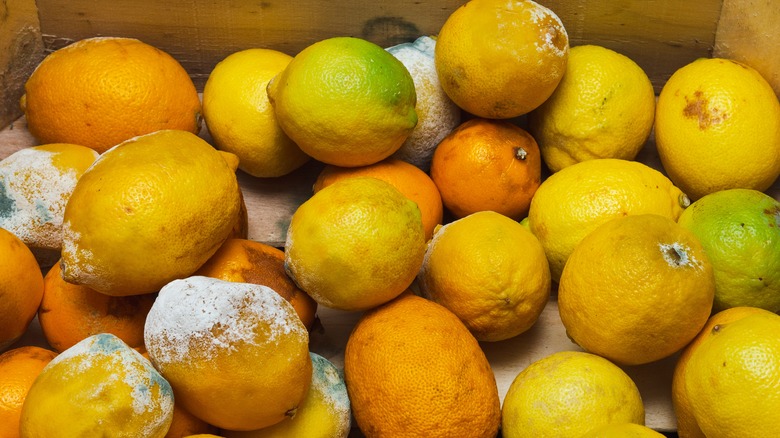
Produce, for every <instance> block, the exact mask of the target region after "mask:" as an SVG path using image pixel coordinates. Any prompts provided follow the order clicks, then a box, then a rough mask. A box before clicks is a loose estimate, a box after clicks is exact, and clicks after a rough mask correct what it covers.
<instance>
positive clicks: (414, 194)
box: [313, 158, 444, 240]
mask: <svg viewBox="0 0 780 438" xmlns="http://www.w3.org/2000/svg"><path fill="white" fill-rule="evenodd" d="M355 176H369V177H374V178H377V179H381V180H382V181H385V182H387V183H390V184H391V185H392V186H393V187H395V188H396V189H398V191H400V192H401V193H402V194H403V195H404V196H406V197H407V198H409V199H411V200H412V201H414V202H415V203H416V204H417V207H418V208H419V209H420V215H421V218H422V222H423V228H424V229H425V240H428V239H430V238H431V236H433V229H434V228H435V227H436V226H437V225H439V224H441V222H442V216H443V214H444V211H443V210H444V208H443V205H442V202H441V194H440V193H439V189H438V187H436V183H434V182H433V180H432V179H431V177H430V176H428V174H427V173H425V172H423V171H422V170H420V169H419V168H417V167H415V166H414V165H413V164H411V163H408V162H406V161H403V160H399V159H397V158H385V159H384V160H382V161H380V162H378V163H374V164H369V165H367V166H360V167H339V166H333V165H326V166H325V167H324V168H323V169H322V171H321V172H320V174H319V176H318V177H317V180H316V181H315V182H314V187H313V189H314V193H317V192H318V191H320V190H322V189H323V188H325V187H327V186H329V185H331V184H333V183H334V182H336V181H339V180H342V179H344V178H350V177H355Z"/></svg>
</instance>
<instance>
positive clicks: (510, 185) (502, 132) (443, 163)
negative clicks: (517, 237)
mask: <svg viewBox="0 0 780 438" xmlns="http://www.w3.org/2000/svg"><path fill="white" fill-rule="evenodd" d="M541 174H542V159H541V154H540V152H539V146H538V145H537V144H536V140H534V138H533V137H532V136H531V134H529V133H528V132H526V131H525V130H524V129H522V128H520V127H518V126H516V125H513V124H511V123H509V122H507V121H502V120H489V119H481V118H476V119H471V120H468V121H466V122H464V123H462V124H460V125H459V126H458V127H457V128H455V130H453V131H452V132H451V133H450V134H449V135H448V136H447V137H445V138H444V140H442V141H441V142H440V143H439V145H438V146H437V147H436V151H435V152H434V153H433V159H432V161H431V178H432V179H433V181H434V182H435V183H436V186H437V187H438V188H439V192H441V198H442V201H443V202H444V206H445V207H447V209H448V210H449V211H450V212H451V213H452V214H453V215H455V217H457V218H461V217H464V216H467V215H469V214H471V213H475V212H477V211H483V210H493V211H495V212H497V213H501V214H503V215H504V216H509V217H511V218H513V219H517V220H520V219H522V218H523V217H525V215H526V214H527V213H528V209H529V207H530V205H531V198H533V196H534V193H536V189H537V188H539V185H540V184H541Z"/></svg>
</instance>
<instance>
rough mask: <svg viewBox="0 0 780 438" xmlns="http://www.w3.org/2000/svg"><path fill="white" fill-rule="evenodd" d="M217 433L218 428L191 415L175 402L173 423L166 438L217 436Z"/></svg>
mask: <svg viewBox="0 0 780 438" xmlns="http://www.w3.org/2000/svg"><path fill="white" fill-rule="evenodd" d="M217 432H218V429H217V428H216V427H214V426H212V425H210V424H208V423H206V422H205V421H203V420H201V419H200V418H198V417H196V416H194V415H192V414H190V413H189V412H187V410H185V409H184V408H182V407H181V406H179V404H177V403H175V402H174V404H173V420H172V421H171V427H170V429H168V433H167V434H166V435H165V438H182V437H186V436H193V435H195V434H216V433H217ZM207 436H208V435H207Z"/></svg>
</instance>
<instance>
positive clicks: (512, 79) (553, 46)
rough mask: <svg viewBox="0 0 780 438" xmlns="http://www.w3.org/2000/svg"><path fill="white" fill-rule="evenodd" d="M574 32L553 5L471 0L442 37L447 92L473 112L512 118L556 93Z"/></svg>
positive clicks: (439, 62)
mask: <svg viewBox="0 0 780 438" xmlns="http://www.w3.org/2000/svg"><path fill="white" fill-rule="evenodd" d="M568 54H569V37H568V34H567V33H566V29H564V27H563V23H561V20H560V19H559V18H558V16H557V15H556V14H555V13H554V12H553V11H552V10H550V9H548V8H546V7H544V6H542V5H540V4H538V3H536V2H533V1H530V0H510V1H504V0H471V1H469V2H467V3H465V4H463V5H462V6H460V7H459V8H458V9H456V10H455V11H454V12H453V13H452V14H450V16H449V17H448V18H447V20H446V21H445V22H444V25H443V26H442V27H441V29H440V30H439V34H438V36H437V39H436V54H435V59H436V71H437V72H438V74H439V80H440V81H441V86H442V88H444V91H445V92H446V93H447V95H448V96H449V97H450V98H451V99H452V100H453V101H454V102H455V103H456V104H458V106H460V107H461V108H463V109H465V110H466V111H468V112H469V113H471V114H474V115H476V116H479V117H485V118H490V119H507V118H512V117H517V116H519V115H522V114H526V113H528V112H529V111H531V110H533V109H534V108H536V107H538V106H539V105H540V104H541V103H542V102H544V101H545V100H546V99H547V98H549V97H550V95H551V94H552V92H553V90H554V89H555V87H556V86H558V83H559V82H560V80H561V78H562V77H563V74H564V72H565V71H566V61H567V59H568Z"/></svg>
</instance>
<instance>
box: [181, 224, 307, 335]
mask: <svg viewBox="0 0 780 438" xmlns="http://www.w3.org/2000/svg"><path fill="white" fill-rule="evenodd" d="M193 275H202V276H206V277H213V278H218V279H220V280H225V281H234V282H239V283H253V284H262V285H263V286H268V287H270V288H271V289H273V290H274V291H275V292H276V293H278V294H279V295H281V296H282V297H283V298H284V299H285V300H287V301H289V302H290V304H292V306H293V307H294V308H295V312H296V313H297V314H298V317H299V318H301V322H303V325H305V326H306V328H307V329H308V330H311V329H312V327H313V326H314V321H315V319H316V312H317V302H316V301H314V300H313V299H312V298H311V297H310V296H309V295H307V294H306V292H304V291H302V290H301V289H299V288H298V286H296V285H295V282H293V281H292V279H291V278H290V277H288V276H287V273H286V272H285V270H284V251H282V250H280V249H278V248H275V247H273V246H269V245H266V244H265V243H261V242H257V241H254V240H248V239H235V238H231V239H228V240H226V241H225V243H223V244H222V246H221V247H219V249H218V250H217V252H216V253H214V255H213V256H211V258H210V259H208V261H207V262H206V263H205V264H204V265H203V266H201V267H200V269H198V270H197V271H195V273H194V274H193Z"/></svg>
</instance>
